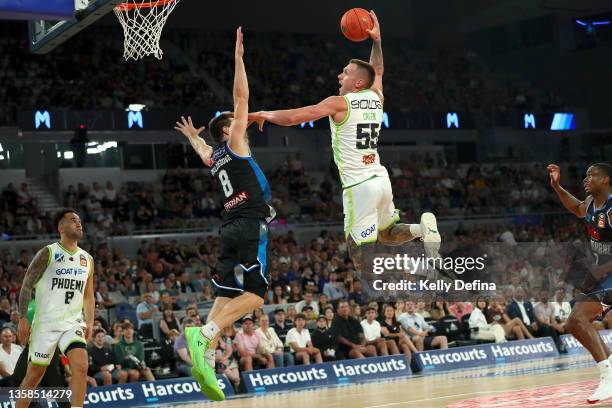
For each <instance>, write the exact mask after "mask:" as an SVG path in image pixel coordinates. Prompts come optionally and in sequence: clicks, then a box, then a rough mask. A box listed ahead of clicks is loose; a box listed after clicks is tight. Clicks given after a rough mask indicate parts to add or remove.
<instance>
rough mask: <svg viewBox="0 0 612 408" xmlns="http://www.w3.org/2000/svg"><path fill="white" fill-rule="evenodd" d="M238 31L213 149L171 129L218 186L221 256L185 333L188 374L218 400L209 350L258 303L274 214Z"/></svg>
mask: <svg viewBox="0 0 612 408" xmlns="http://www.w3.org/2000/svg"><path fill="white" fill-rule="evenodd" d="M243 53H244V47H243V44H242V31H241V29H240V28H238V30H237V31H236V54H235V60H236V65H235V76H234V112H233V113H232V112H224V113H222V114H221V115H219V116H217V117H215V118H213V119H212V120H211V121H210V123H209V132H210V135H211V137H212V139H213V140H214V141H215V143H216V145H217V146H216V147H215V148H214V149H213V148H212V147H211V146H209V145H207V144H206V142H205V141H204V139H202V138H201V137H199V134H200V133H201V132H202V131H203V130H204V128H203V127H201V128H199V129H196V128H195V127H194V126H193V123H192V121H191V118H190V117H189V118H188V119H187V120H186V119H185V118H184V117H182V118H181V121H180V122H177V126H176V127H175V129H176V130H178V131H180V132H181V133H183V134H184V135H185V136H187V138H188V139H189V142H190V143H191V145H192V146H193V148H194V149H195V151H196V152H197V153H198V155H199V156H200V158H201V159H202V161H203V162H204V164H206V165H207V166H210V171H211V173H212V175H213V177H214V178H215V180H217V182H218V183H219V186H220V190H221V191H222V193H223V197H224V199H223V225H222V226H221V229H220V234H221V256H220V257H219V263H218V264H217V272H218V280H213V283H214V284H215V285H216V287H217V297H216V299H215V303H214V305H213V307H212V309H211V311H210V313H209V314H208V318H207V323H206V325H205V326H203V327H202V328H201V329H199V328H188V329H186V330H185V335H186V337H187V342H188V345H189V351H190V353H191V358H192V360H193V369H192V374H193V375H194V377H195V378H196V380H198V382H199V383H200V385H201V387H202V391H203V392H204V393H205V394H206V395H207V396H208V397H209V398H211V399H214V400H221V399H223V398H224V395H223V391H221V389H219V386H218V384H217V379H216V376H215V371H214V367H215V349H216V343H217V339H218V337H219V335H220V334H221V332H222V330H223V328H225V327H228V326H230V325H233V324H234V322H236V321H237V320H238V319H240V318H242V317H243V316H244V315H245V314H247V313H249V312H251V311H252V310H254V309H256V308H259V307H260V306H261V305H263V302H264V300H263V297H264V294H265V292H266V291H267V290H268V282H269V277H268V271H267V269H266V262H267V256H266V252H267V246H268V222H270V221H271V220H272V218H273V217H274V210H273V209H272V207H270V205H269V204H268V203H269V202H270V200H271V198H272V194H271V192H270V185H269V184H268V181H267V180H266V177H265V175H264V174H263V172H262V171H261V169H260V167H259V165H258V164H257V163H256V162H255V160H254V159H253V157H252V156H251V150H250V148H249V143H248V138H247V133H246V129H247V124H248V122H247V115H248V110H249V107H248V101H249V87H248V82H247V76H246V71H245V68H244V62H243V60H242V55H243Z"/></svg>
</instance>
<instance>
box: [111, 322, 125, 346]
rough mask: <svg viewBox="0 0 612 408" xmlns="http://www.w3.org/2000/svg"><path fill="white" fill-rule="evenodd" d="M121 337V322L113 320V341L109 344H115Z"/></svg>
mask: <svg viewBox="0 0 612 408" xmlns="http://www.w3.org/2000/svg"><path fill="white" fill-rule="evenodd" d="M122 337H123V323H122V322H115V323H113V341H112V342H111V344H113V345H114V344H117V343H119V342H120V341H121V338H122Z"/></svg>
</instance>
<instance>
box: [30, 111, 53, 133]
mask: <svg viewBox="0 0 612 408" xmlns="http://www.w3.org/2000/svg"><path fill="white" fill-rule="evenodd" d="M41 125H45V126H46V127H47V129H51V115H50V114H49V111H42V112H41V111H36V112H35V113H34V127H35V128H36V129H38V128H40V126H41Z"/></svg>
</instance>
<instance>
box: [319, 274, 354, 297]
mask: <svg viewBox="0 0 612 408" xmlns="http://www.w3.org/2000/svg"><path fill="white" fill-rule="evenodd" d="M337 279H338V275H337V274H336V273H335V272H332V273H330V274H329V282H327V283H326V284H325V286H323V293H324V294H325V295H326V296H327V299H328V300H329V301H330V302H332V303H333V302H336V301H337V300H340V299H345V298H346V297H347V296H348V293H347V292H346V289H345V288H344V284H343V283H342V282H338V281H337Z"/></svg>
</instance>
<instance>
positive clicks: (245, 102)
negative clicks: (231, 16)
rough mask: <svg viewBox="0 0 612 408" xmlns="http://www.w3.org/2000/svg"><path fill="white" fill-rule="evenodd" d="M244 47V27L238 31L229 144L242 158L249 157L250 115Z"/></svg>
mask: <svg viewBox="0 0 612 408" xmlns="http://www.w3.org/2000/svg"><path fill="white" fill-rule="evenodd" d="M243 55H244V45H243V43H242V27H238V29H237V30H236V54H235V57H236V58H235V59H236V64H235V69H234V120H233V121H232V125H231V126H230V131H229V140H228V144H229V147H230V149H232V150H233V151H234V152H236V153H237V154H239V155H241V156H248V155H249V144H248V139H247V135H246V129H247V125H248V115H249V82H248V80H247V75H246V69H245V68H244V61H243V59H242V56H243Z"/></svg>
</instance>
